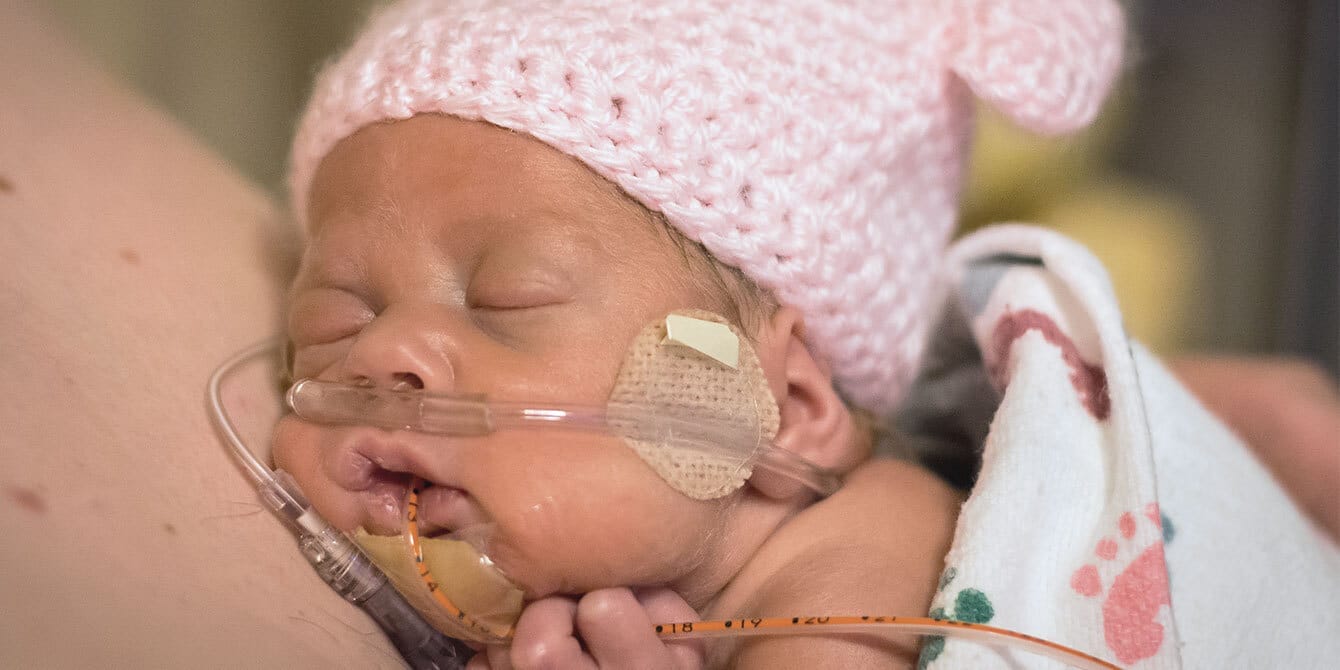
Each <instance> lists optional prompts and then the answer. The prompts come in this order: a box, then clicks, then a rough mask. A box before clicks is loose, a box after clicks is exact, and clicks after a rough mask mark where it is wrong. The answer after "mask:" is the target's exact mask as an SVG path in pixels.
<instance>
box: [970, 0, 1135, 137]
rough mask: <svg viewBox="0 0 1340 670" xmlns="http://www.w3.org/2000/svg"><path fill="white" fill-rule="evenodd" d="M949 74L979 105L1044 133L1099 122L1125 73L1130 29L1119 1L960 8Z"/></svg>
mask: <svg viewBox="0 0 1340 670" xmlns="http://www.w3.org/2000/svg"><path fill="white" fill-rule="evenodd" d="M955 7H956V8H957V10H958V11H957V15H956V16H955V26H954V28H955V32H956V33H957V34H958V36H959V40H957V42H958V50H957V52H956V53H953V54H951V55H950V69H951V70H953V71H954V72H955V73H956V74H957V75H958V76H959V77H960V78H962V79H963V81H965V82H967V84H968V86H969V87H971V88H972V90H973V93H975V94H976V95H977V97H979V98H981V99H983V100H985V101H986V102H988V103H990V104H991V106H992V107H995V108H996V109H998V110H1000V111H1001V112H1002V113H1003V114H1005V115H1006V116H1007V117H1009V118H1010V119H1012V120H1013V121H1014V122H1015V123H1017V124H1019V125H1020V126H1023V127H1024V128H1027V129H1029V130H1032V131H1034V132H1038V133H1047V134H1056V133H1064V132H1070V131H1073V130H1077V129H1079V128H1082V127H1083V126H1085V125H1087V124H1088V123H1089V122H1090V121H1092V120H1093V118H1094V116H1095V115H1097V113H1098V109H1099V107H1100V106H1101V105H1102V103H1103V99H1104V98H1105V97H1106V96H1107V92H1108V89H1109V88H1110V87H1111V85H1112V80H1113V78H1114V77H1115V76H1116V73H1117V70H1118V69H1119V67H1120V66H1121V53H1122V48H1123V46H1124V41H1125V32H1126V30H1125V22H1124V20H1123V18H1122V14H1121V8H1120V7H1119V6H1118V5H1117V3H1116V2H1115V1H1114V0H956V2H955Z"/></svg>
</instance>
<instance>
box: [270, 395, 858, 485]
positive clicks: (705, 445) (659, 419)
mask: <svg viewBox="0 0 1340 670" xmlns="http://www.w3.org/2000/svg"><path fill="white" fill-rule="evenodd" d="M285 399H286V402H287V403H288V406H289V408H290V409H292V410H293V412H294V413H295V414H297V415H298V416H299V417H302V418H303V419H306V420H308V421H314V422H318V423H337V424H354V425H370V426H376V427H378V428H384V429H387V430H412V431H416V432H423V433H432V434H437V435H451V436H457V437H478V436H482V435H489V434H492V433H494V432H496V431H499V430H528V429H531V430H533V429H547V430H552V429H559V430H575V431H585V432H594V433H603V434H613V435H620V436H624V437H631V438H635V439H639V440H644V441H647V442H655V443H661V444H667V445H671V444H672V445H674V447H676V448H681V449H683V448H690V449H698V450H700V451H704V452H709V453H715V454H725V455H727V456H730V457H735V458H739V459H740V461H741V463H744V462H746V461H747V460H750V459H752V460H753V461H754V464H755V465H757V466H759V467H763V468H766V469H769V470H772V471H774V472H777V473H778V474H781V475H784V476H786V477H789V478H791V479H794V480H796V481H798V482H800V483H802V484H804V485H805V486H807V487H809V488H810V489H812V490H814V491H815V492H816V493H818V494H819V495H822V496H827V495H831V494H832V493H833V492H834V491H836V490H837V489H838V487H839V486H840V485H841V481H840V479H839V478H838V476H837V475H836V474H834V473H832V472H830V471H828V470H825V469H823V468H820V467H818V466H816V465H814V464H813V463H810V462H808V461H806V460H804V459H801V458H799V457H797V456H795V455H794V454H792V453H791V452H789V451H785V450H783V449H778V448H776V447H774V446H772V445H771V444H769V443H760V440H759V435H758V433H757V430H756V429H754V428H750V427H745V426H741V425H739V424H735V423H729V422H723V421H713V420H703V419H700V418H694V417H677V416H671V415H668V414H666V413H665V411H664V409H663V408H656V407H652V406H649V405H638V404H631V403H610V404H609V405H608V406H605V407H594V406H587V405H569V404H561V405H548V406H546V407H536V406H534V405H533V404H531V403H523V402H499V401H492V400H488V399H486V398H484V397H483V396H469V395H446V394H436V393H425V392H421V391H392V390H387V389H379V388H373V387H363V386H351V385H348V384H339V383H334V382H324V381H317V380H314V379H303V380H300V381H298V382H297V383H296V384H294V385H293V386H292V387H290V388H289V390H288V393H287V395H286V397H285Z"/></svg>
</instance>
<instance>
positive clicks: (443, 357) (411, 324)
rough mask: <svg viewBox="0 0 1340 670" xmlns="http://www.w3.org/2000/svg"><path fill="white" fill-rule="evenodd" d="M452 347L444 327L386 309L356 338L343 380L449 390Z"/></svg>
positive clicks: (388, 385) (399, 386)
mask: <svg viewBox="0 0 1340 670" xmlns="http://www.w3.org/2000/svg"><path fill="white" fill-rule="evenodd" d="M388 317H389V318H388ZM451 351H452V347H451V338H450V337H449V336H447V334H446V333H444V332H442V331H441V330H434V329H433V328H432V327H431V326H429V325H427V324H422V323H416V322H415V321H414V320H411V319H406V318H397V317H396V315H391V314H387V313H383V314H382V315H381V316H378V317H377V318H376V319H374V320H373V322H372V323H371V324H369V325H368V326H366V327H365V328H364V329H363V332H361V333H359V335H358V337H357V339H356V340H355V341H354V345H353V347H352V348H351V349H350V350H349V353H348V355H347V356H346V357H345V361H344V368H343V376H344V379H343V381H345V382H347V383H351V384H362V385H367V386H374V387H378V388H388V389H394V390H411V389H413V390H420V391H436V392H445V391H449V390H451V388H452V386H454V384H455V371H454V368H453V364H452V356H451Z"/></svg>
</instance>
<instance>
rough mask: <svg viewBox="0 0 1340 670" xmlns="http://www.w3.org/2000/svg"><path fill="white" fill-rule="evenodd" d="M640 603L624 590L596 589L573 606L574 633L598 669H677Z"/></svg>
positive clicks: (673, 656)
mask: <svg viewBox="0 0 1340 670" xmlns="http://www.w3.org/2000/svg"><path fill="white" fill-rule="evenodd" d="M652 625H653V624H652V622H651V619H650V618H648V617H647V611H646V609H644V608H643V606H642V603H640V602H638V600H637V598H635V597H634V596H633V593H632V591H629V590H628V589H626V588H616V589H600V590H598V591H592V592H590V593H588V594H586V595H585V596H582V599H581V601H580V602H579V603H578V604H577V630H578V631H579V632H580V633H581V637H582V639H583V640H585V641H586V646H587V648H589V649H590V650H591V655H593V656H595V660H596V662H597V663H599V664H600V667H602V668H664V669H666V670H670V669H671V668H675V667H677V665H678V663H679V659H678V658H677V657H676V655H675V654H672V653H671V651H670V650H669V649H667V648H666V646H665V644H664V643H663V642H661V640H660V639H659V638H657V637H656V633H655V632H654V630H653V628H652Z"/></svg>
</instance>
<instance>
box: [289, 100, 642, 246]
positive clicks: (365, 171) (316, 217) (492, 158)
mask: <svg viewBox="0 0 1340 670" xmlns="http://www.w3.org/2000/svg"><path fill="white" fill-rule="evenodd" d="M311 195H312V214H313V216H312V218H313V221H312V222H311V226H312V228H314V229H315V228H318V227H319V226H320V225H321V223H322V221H321V219H324V218H326V217H327V215H328V214H330V213H331V212H332V210H333V211H334V213H337V214H338V213H347V212H351V211H353V212H357V213H359V215H363V216H376V215H378V214H383V213H386V210H394V209H396V208H397V207H404V206H413V205H434V204H436V205H439V206H444V207H451V208H453V209H462V208H464V209H471V208H473V209H478V210H481V211H480V214H481V215H494V216H498V215H503V216H508V217H515V216H532V215H533V213H534V212H537V211H538V212H540V213H542V214H543V213H549V214H557V215H558V216H559V217H565V218H572V217H589V215H591V214H593V213H594V214H603V215H610V214H613V215H616V216H627V215H634V216H637V217H638V218H640V219H642V220H651V219H653V218H654V217H653V215H652V213H651V212H650V211H649V210H647V209H646V208H645V207H643V206H642V205H641V204H639V203H638V202H637V201H635V200H633V199H632V198H631V197H629V196H628V195H627V194H625V193H624V192H623V191H622V190H621V189H620V188H619V187H617V186H616V185H614V184H613V183H611V182H610V181H608V180H606V179H605V178H604V177H602V176H601V175H599V174H597V173H596V172H595V171H593V170H592V169H591V168H590V167H588V166H587V165H586V164H584V163H582V162H581V161H580V160H578V159H576V158H573V157H572V156H569V155H567V154H565V153H563V152H561V151H559V150H557V149H555V148H553V147H551V146H549V145H548V144H546V143H544V142H541V141H540V140H538V139H536V138H534V137H531V136H529V135H526V134H524V133H519V132H515V131H512V130H508V129H505V128H500V127H498V126H494V125H491V124H488V123H485V122H482V121H468V120H463V119H458V118H454V117H449V116H442V115H436V114H423V115H419V116H416V117H413V118H410V119H407V120H403V121H396V122H392V123H381V124H374V125H372V126H368V127H366V128H364V129H362V130H359V131H358V132H357V133H354V134H353V135H351V136H350V137H348V138H346V139H345V140H344V141H342V142H341V143H340V144H339V145H338V146H337V147H336V148H335V150H333V151H332V152H331V153H330V154H329V155H328V156H327V157H326V158H325V159H324V160H323V161H322V163H321V166H320V169H319V170H318V173H317V179H316V180H315V182H314V183H313V187H312V193H311Z"/></svg>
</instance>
